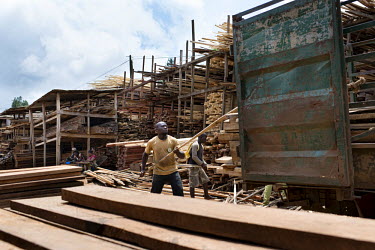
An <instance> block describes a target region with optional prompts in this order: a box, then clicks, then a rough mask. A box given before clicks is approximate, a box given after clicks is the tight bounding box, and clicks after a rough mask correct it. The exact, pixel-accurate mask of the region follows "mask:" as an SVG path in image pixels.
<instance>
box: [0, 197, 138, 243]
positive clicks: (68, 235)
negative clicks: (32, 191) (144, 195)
mask: <svg viewBox="0 0 375 250" xmlns="http://www.w3.org/2000/svg"><path fill="white" fill-rule="evenodd" d="M51 198H53V197H51ZM40 201H42V200H40ZM43 205H46V204H43ZM0 217H1V224H0V238H1V241H0V248H1V249H9V250H10V249H86V248H89V249H116V250H117V249H137V248H136V247H135V246H131V245H129V244H126V243H122V242H117V241H116V242H114V241H108V239H104V238H101V237H98V236H94V237H93V236H92V235H90V234H88V233H85V232H81V231H78V230H72V229H71V228H66V227H62V226H61V225H53V223H51V222H45V221H44V222H42V221H41V220H40V219H35V218H34V219H33V218H30V216H28V215H25V214H22V213H20V212H18V211H14V210H10V211H9V210H8V211H6V210H0Z"/></svg>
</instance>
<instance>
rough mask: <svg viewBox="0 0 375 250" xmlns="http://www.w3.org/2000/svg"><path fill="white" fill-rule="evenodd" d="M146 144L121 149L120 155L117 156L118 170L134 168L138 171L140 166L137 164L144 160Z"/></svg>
mask: <svg viewBox="0 0 375 250" xmlns="http://www.w3.org/2000/svg"><path fill="white" fill-rule="evenodd" d="M143 144H144V143H136V144H132V145H126V146H121V147H119V153H118V155H117V164H116V168H117V169H120V170H121V169H125V168H130V167H132V168H133V167H134V168H136V169H138V170H140V169H139V164H138V166H135V165H136V163H140V162H141V159H142V155H143V152H144V151H145V148H144V146H143Z"/></svg>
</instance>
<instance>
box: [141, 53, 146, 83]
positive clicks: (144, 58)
mask: <svg viewBox="0 0 375 250" xmlns="http://www.w3.org/2000/svg"><path fill="white" fill-rule="evenodd" d="M145 62H146V56H143V61H142V82H143V81H144V80H145V79H144V72H145Z"/></svg>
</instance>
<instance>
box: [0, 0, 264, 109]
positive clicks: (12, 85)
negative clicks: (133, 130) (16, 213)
mask: <svg viewBox="0 0 375 250" xmlns="http://www.w3.org/2000/svg"><path fill="white" fill-rule="evenodd" d="M267 1H268V0H260V1H242V0H237V1H233V2H232V1H227V0H226V1H224V0H190V1H185V0H159V1H154V0H105V1H104V0H38V1H36V0H34V1H32V0H1V8H0V34H1V39H0V61H1V70H0V87H1V91H0V110H4V109H7V108H9V107H10V105H11V102H12V100H13V98H14V97H16V96H22V97H23V98H24V99H26V100H27V101H29V103H31V102H33V101H35V100H36V99H37V98H39V97H41V96H42V95H43V94H44V93H46V92H47V91H49V90H51V89H54V88H59V89H85V88H88V85H87V84H86V83H87V82H89V81H92V80H95V78H96V77H97V76H99V75H101V74H102V73H104V72H106V71H108V70H109V69H112V68H113V67H115V66H116V65H119V64H121V63H122V62H124V61H126V60H127V57H128V55H130V54H131V55H133V56H134V58H135V68H136V69H140V65H141V57H142V56H143V55H146V57H148V58H149V57H151V55H154V56H155V57H156V58H157V60H156V62H157V63H158V64H163V65H164V64H165V62H166V61H167V59H166V57H174V56H178V55H179V50H180V49H184V48H185V42H186V40H190V37H191V26H190V25H191V20H192V19H194V20H195V26H196V38H197V39H198V38H201V37H213V36H214V33H213V32H214V31H218V30H217V29H215V27H214V26H215V24H221V23H223V22H225V21H226V18H227V15H233V14H236V13H238V12H241V11H243V10H246V9H249V8H252V7H254V6H257V5H259V4H262V3H264V2H267ZM150 65H151V60H148V61H146V70H147V67H150ZM128 67H129V65H128V64H124V65H123V66H121V67H119V68H118V69H116V70H114V71H112V72H110V73H108V74H107V75H113V74H122V72H123V71H124V70H128Z"/></svg>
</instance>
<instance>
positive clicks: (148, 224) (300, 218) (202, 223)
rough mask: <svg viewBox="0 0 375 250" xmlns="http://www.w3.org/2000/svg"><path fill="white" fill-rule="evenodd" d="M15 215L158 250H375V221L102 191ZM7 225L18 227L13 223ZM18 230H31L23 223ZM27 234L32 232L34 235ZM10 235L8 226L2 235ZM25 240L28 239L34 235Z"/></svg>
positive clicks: (21, 204) (27, 204) (32, 202)
mask: <svg viewBox="0 0 375 250" xmlns="http://www.w3.org/2000/svg"><path fill="white" fill-rule="evenodd" d="M67 202H68V203H67ZM203 208H204V209H203ZM11 209H12V210H11V211H17V212H20V213H23V214H28V215H32V216H35V217H38V218H41V219H43V220H47V221H50V222H53V223H57V224H61V225H63V226H66V227H70V228H74V229H76V230H80V232H81V231H85V232H87V233H91V234H94V235H97V236H99V237H103V236H105V237H109V238H112V239H113V240H119V241H123V242H130V243H132V244H136V245H138V246H140V247H144V248H150V249H180V248H181V249H223V248H224V249H249V248H264V247H272V248H285V249H299V248H301V246H303V248H304V249H316V248H320V247H323V248H343V249H346V248H353V249H354V248H356V249H357V248H361V249H372V248H374V247H375V240H374V237H373V235H374V233H375V231H374V230H375V222H374V221H372V220H366V219H361V218H353V217H345V216H336V215H330V214H322V213H312V214H311V213H306V212H298V211H285V210H275V209H262V208H256V207H248V206H236V205H233V204H224V205H223V204H219V203H217V202H209V201H203V200H199V199H189V198H183V197H172V196H167V195H158V194H147V193H143V192H133V191H128V190H119V189H108V188H105V187H99V186H85V187H74V188H69V189H63V191H62V199H60V198H58V197H47V198H37V199H29V200H20V201H12V203H11ZM6 213H8V214H10V212H6ZM2 215H3V214H2ZM5 217H8V216H5ZM280 218H282V219H280ZM7 221H9V223H11V220H10V219H8V220H7ZM17 225H18V226H19V227H22V228H23V226H22V224H20V223H19V224H17ZM24 227H26V228H27V229H25V230H29V228H30V227H28V226H24ZM6 228H7V227H6V226H4V225H1V226H0V229H1V230H0V231H2V230H3V231H6ZM10 228H14V226H12V227H10ZM9 231H10V230H9V229H8V231H7V232H9ZM36 231H38V230H36ZM12 233H13V234H16V232H12ZM37 233H38V232H34V233H33V234H32V235H35V234H37ZM64 236H65V235H64ZM24 237H25V238H26V239H27V236H26V235H25V236H24ZM9 238H11V237H9ZM67 238H68V239H69V241H72V242H74V241H75V240H76V239H75V238H73V239H71V238H70V237H60V241H63V242H64V241H66V239H67ZM291 238H292V239H293V240H290V239H291ZM60 241H59V242H60ZM54 243H55V242H54ZM64 243H65V242H64ZM65 244H66V243H65ZM254 244H256V246H255V245H254ZM86 247H89V246H86ZM98 247H101V248H104V247H102V246H101V245H98ZM107 247H108V246H107Z"/></svg>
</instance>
